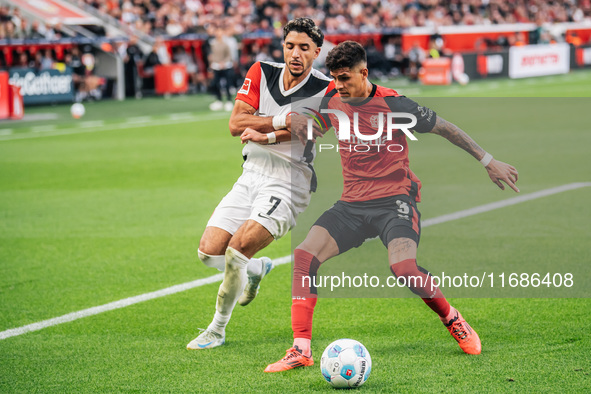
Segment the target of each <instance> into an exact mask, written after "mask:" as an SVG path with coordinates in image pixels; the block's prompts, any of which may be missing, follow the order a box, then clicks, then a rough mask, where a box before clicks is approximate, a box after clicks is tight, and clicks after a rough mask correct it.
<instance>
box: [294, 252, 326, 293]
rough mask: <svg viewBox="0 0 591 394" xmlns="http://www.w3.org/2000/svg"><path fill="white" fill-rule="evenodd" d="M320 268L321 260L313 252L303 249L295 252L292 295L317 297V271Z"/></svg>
mask: <svg viewBox="0 0 591 394" xmlns="http://www.w3.org/2000/svg"><path fill="white" fill-rule="evenodd" d="M318 268H320V261H318V259H317V258H316V256H314V255H313V254H312V253H308V252H306V251H305V250H302V249H296V250H295V251H294V252H293V275H292V282H291V295H292V296H293V297H294V298H296V297H297V298H308V297H311V296H313V297H316V294H317V293H316V286H314V284H315V283H316V279H315V278H316V273H317V272H318Z"/></svg>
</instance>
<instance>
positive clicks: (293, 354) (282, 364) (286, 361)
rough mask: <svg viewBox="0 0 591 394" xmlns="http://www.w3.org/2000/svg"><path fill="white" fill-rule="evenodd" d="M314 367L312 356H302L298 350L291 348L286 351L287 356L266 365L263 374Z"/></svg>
mask: <svg viewBox="0 0 591 394" xmlns="http://www.w3.org/2000/svg"><path fill="white" fill-rule="evenodd" d="M311 365H314V360H313V359H312V356H310V357H306V356H304V355H303V354H302V353H301V352H300V351H299V349H298V348H295V347H292V348H290V349H287V354H286V355H285V357H283V358H282V359H281V360H279V361H277V362H276V363H273V364H269V365H267V368H265V372H281V371H288V370H290V369H294V368H297V367H309V366H311Z"/></svg>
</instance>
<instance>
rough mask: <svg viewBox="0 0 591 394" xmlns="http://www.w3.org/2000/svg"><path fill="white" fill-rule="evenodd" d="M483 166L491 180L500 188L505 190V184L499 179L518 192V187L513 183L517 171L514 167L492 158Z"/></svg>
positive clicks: (517, 175)
mask: <svg viewBox="0 0 591 394" xmlns="http://www.w3.org/2000/svg"><path fill="white" fill-rule="evenodd" d="M485 168H486V171H487V172H488V176H489V177H490V179H491V181H493V183H495V184H496V185H497V186H498V187H499V188H501V190H505V186H504V185H503V184H502V183H501V181H503V182H505V183H506V184H507V185H508V186H509V187H510V188H511V189H513V190H514V191H515V192H517V193H519V188H518V187H517V186H516V185H515V183H516V182H517V179H518V177H519V173H518V172H517V170H516V169H515V167H513V166H512V165H510V164H507V163H503V162H502V161H499V160H495V159H492V160H491V162H490V163H489V164H488V165H487V166H486V167H485Z"/></svg>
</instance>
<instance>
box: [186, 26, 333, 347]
mask: <svg viewBox="0 0 591 394" xmlns="http://www.w3.org/2000/svg"><path fill="white" fill-rule="evenodd" d="M283 39H284V43H283V54H284V60H285V63H269V62H257V63H255V64H254V65H253V66H252V67H251V68H250V70H249V71H248V73H247V75H246V78H245V80H244V84H243V85H242V88H241V89H240V90H239V91H238V93H237V95H236V102H235V106H234V110H233V111H232V115H231V117H230V124H229V126H230V132H231V134H232V136H234V137H238V136H240V137H241V142H242V143H246V146H245V147H244V149H243V151H242V155H243V156H244V160H245V161H244V164H243V173H242V175H241V176H240V178H238V180H237V181H236V183H235V184H234V187H233V188H232V190H231V191H230V192H229V193H228V194H227V195H226V196H225V197H224V198H223V199H222V201H221V202H220V203H219V205H218V206H217V208H216V209H215V211H214V212H213V215H212V216H211V218H210V220H209V222H208V223H207V227H206V228H205V232H204V233H203V236H202V237H201V241H200V242H199V250H198V254H199V258H200V259H201V261H202V262H203V263H204V264H205V265H207V266H209V267H215V268H217V269H218V270H220V271H224V280H223V281H222V284H221V285H220V288H219V291H218V296H217V302H216V311H215V314H214V317H213V321H212V322H211V324H210V325H209V326H208V327H207V329H206V330H205V331H203V332H202V333H201V334H200V335H199V336H198V337H197V338H195V339H194V340H193V341H191V342H190V343H189V344H188V345H187V348H188V349H210V348H213V347H217V346H220V345H223V344H224V342H225V337H226V335H225V329H226V325H227V324H228V322H229V320H230V317H231V315H232V310H233V309H234V306H235V305H236V302H239V303H240V304H241V305H247V304H248V303H250V302H251V301H252V299H253V298H254V297H255V296H256V294H257V292H258V288H259V283H260V282H261V280H262V278H263V277H264V276H265V275H267V274H268V273H269V272H270V271H271V269H273V264H272V262H271V260H270V259H269V258H266V257H262V258H260V259H255V258H253V256H254V255H255V253H257V252H258V251H260V250H261V249H263V248H265V247H266V246H267V245H269V244H270V243H271V242H272V241H273V240H274V239H279V238H281V237H282V236H284V235H285V234H287V232H288V231H289V230H290V229H291V228H292V227H293V226H294V225H295V222H296V218H297V216H298V214H300V213H301V212H302V211H304V209H306V207H307V206H308V204H309V202H310V193H311V192H312V191H314V189H315V183H316V179H315V174H314V170H313V167H312V161H313V159H314V146H313V144H312V143H310V144H308V145H306V146H302V144H301V143H300V142H299V141H298V140H297V139H295V140H294V141H293V142H292V141H291V139H292V138H291V133H290V130H291V118H290V116H288V114H289V112H290V107H291V105H290V104H291V102H292V99H295V98H300V97H306V98H309V97H323V96H324V94H325V93H326V92H328V91H330V90H332V88H333V87H334V84H333V83H331V82H330V80H329V78H327V77H326V76H325V75H323V74H322V73H320V72H319V71H317V70H314V69H313V68H312V63H313V61H314V59H316V58H317V57H318V54H319V53H320V47H321V46H322V43H323V41H324V35H323V34H322V32H321V31H320V29H319V28H318V27H317V26H316V25H315V24H314V22H313V21H312V20H311V19H309V18H298V19H295V20H292V21H290V22H289V23H287V24H286V25H285V27H284V29H283Z"/></svg>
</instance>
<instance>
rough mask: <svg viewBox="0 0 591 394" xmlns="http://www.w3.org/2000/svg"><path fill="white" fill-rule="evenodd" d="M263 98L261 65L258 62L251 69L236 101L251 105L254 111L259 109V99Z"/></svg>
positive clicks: (237, 94)
mask: <svg viewBox="0 0 591 394" xmlns="http://www.w3.org/2000/svg"><path fill="white" fill-rule="evenodd" d="M260 97H261V63H260V62H256V63H255V64H253V65H252V67H250V70H248V73H246V78H244V83H243V84H242V87H241V88H240V90H239V91H238V93H236V100H242V101H244V102H245V103H246V104H250V105H252V106H253V107H254V109H257V110H258V109H259V99H260Z"/></svg>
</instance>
